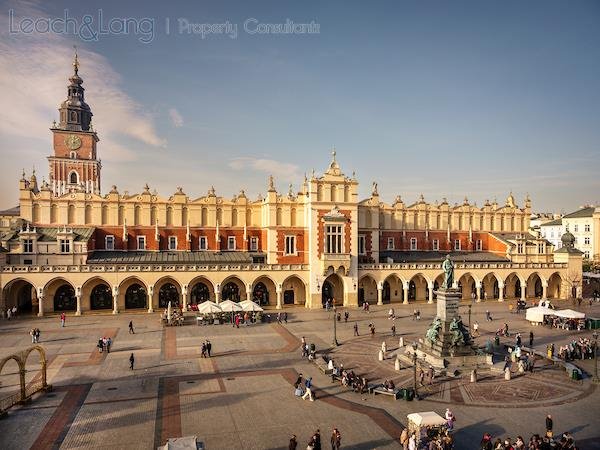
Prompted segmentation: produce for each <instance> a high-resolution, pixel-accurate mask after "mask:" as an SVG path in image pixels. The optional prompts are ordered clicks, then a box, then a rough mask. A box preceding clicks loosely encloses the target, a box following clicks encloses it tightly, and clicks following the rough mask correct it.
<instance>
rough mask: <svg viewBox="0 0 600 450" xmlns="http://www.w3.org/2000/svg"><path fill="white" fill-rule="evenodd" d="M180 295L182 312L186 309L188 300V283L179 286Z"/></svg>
mask: <svg viewBox="0 0 600 450" xmlns="http://www.w3.org/2000/svg"><path fill="white" fill-rule="evenodd" d="M181 296H182V297H183V298H182V300H183V308H182V309H183V312H186V311H187V305H188V300H189V298H188V297H189V292H188V285H187V284H184V285H183V287H182V288H181Z"/></svg>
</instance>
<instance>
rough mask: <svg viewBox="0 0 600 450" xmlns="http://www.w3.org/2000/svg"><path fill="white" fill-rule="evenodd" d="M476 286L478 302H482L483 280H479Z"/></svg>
mask: <svg viewBox="0 0 600 450" xmlns="http://www.w3.org/2000/svg"><path fill="white" fill-rule="evenodd" d="M475 288H476V289H477V303H480V302H481V281H478V282H477V283H476V284H475Z"/></svg>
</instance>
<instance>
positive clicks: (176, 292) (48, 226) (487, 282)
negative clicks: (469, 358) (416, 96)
mask: <svg viewBox="0 0 600 450" xmlns="http://www.w3.org/2000/svg"><path fill="white" fill-rule="evenodd" d="M73 66H74V73H73V75H72V76H71V77H70V78H69V85H68V88H67V99H66V100H65V101H64V102H63V103H62V104H61V106H60V108H59V122H58V123H56V122H55V123H54V124H53V126H52V127H51V129H50V131H51V133H52V138H53V141H52V142H53V151H52V154H51V155H50V156H49V157H48V164H49V173H48V181H46V180H43V181H42V182H39V181H38V179H37V177H36V175H35V173H33V174H31V175H30V176H26V174H25V173H23V175H22V177H21V179H20V180H19V205H18V207H17V208H12V209H11V210H8V211H5V212H0V218H1V219H2V225H3V227H2V228H1V229H0V302H1V303H0V306H1V307H2V308H3V309H6V308H7V307H12V306H17V308H18V309H19V310H20V311H32V312H33V313H37V314H38V315H40V316H41V315H43V314H45V313H52V312H57V311H73V312H74V313H76V314H82V313H85V312H86V311H90V310H106V311H107V312H112V313H115V314H116V313H118V312H123V311H128V310H146V311H148V312H152V311H154V310H156V309H159V308H161V309H162V308H164V307H165V306H166V305H167V304H168V302H169V301H171V302H173V303H177V304H180V305H182V306H183V307H184V308H187V307H188V305H191V304H197V303H200V302H203V301H205V300H213V301H216V302H220V301H222V300H226V299H231V300H234V301H239V300H244V299H251V300H254V301H257V302H259V303H261V304H263V305H268V306H273V307H276V308H282V307H285V306H286V305H304V306H305V307H307V308H320V307H322V305H323V304H324V302H325V301H326V300H327V299H335V301H336V304H337V305H344V306H359V305H361V304H362V303H363V302H364V301H368V302H370V303H372V304H375V303H376V304H387V303H395V304H407V303H413V302H434V301H435V297H436V295H435V291H436V289H437V287H438V285H440V284H441V282H442V280H443V272H442V269H441V262H442V260H443V259H444V258H445V256H446V254H450V255H451V258H452V260H453V261H454V263H455V279H456V285H457V287H459V288H461V289H462V293H463V299H464V300H465V301H471V300H472V299H473V298H474V299H476V301H504V300H508V299H514V298H523V299H525V298H527V299H529V298H534V297H535V298H555V299H558V298H569V297H571V296H574V295H578V294H579V292H580V289H581V260H582V256H581V252H579V251H578V250H576V249H574V248H573V245H572V240H571V238H572V236H570V235H569V234H567V235H565V236H564V237H563V243H564V244H565V245H563V247H562V248H561V249H560V250H555V249H554V247H553V246H552V245H551V244H550V243H549V242H548V241H546V240H545V239H543V238H538V237H536V236H533V235H531V234H529V233H528V231H527V230H528V229H529V218H530V215H531V202H530V200H529V198H526V199H525V200H524V204H523V206H522V207H519V206H518V205H517V203H516V201H515V199H514V197H513V195H512V194H511V195H509V196H508V198H507V199H506V202H505V203H504V204H498V203H496V202H495V201H494V202H493V203H490V202H487V201H486V202H485V204H484V205H483V206H481V207H478V206H476V205H474V204H472V203H470V202H469V201H468V199H466V198H465V199H464V202H463V203H462V204H454V205H452V204H449V203H448V202H447V201H446V200H445V199H443V201H442V202H440V203H438V202H435V203H429V202H427V201H426V200H425V199H424V198H423V196H421V197H420V198H419V199H418V200H417V201H415V202H413V203H409V202H406V203H405V202H404V201H403V199H402V198H401V197H400V196H398V197H396V199H395V200H394V202H393V203H391V204H390V203H386V202H384V201H383V200H382V199H380V197H379V193H378V189H377V184H375V183H373V186H372V192H371V195H370V197H369V198H367V199H363V200H360V199H359V198H358V180H357V179H356V178H355V176H354V175H352V176H347V175H345V174H344V173H343V172H342V169H341V167H340V165H339V163H338V161H337V160H336V155H335V152H333V153H332V159H331V163H330V164H329V166H328V167H327V168H326V170H325V171H324V172H323V173H322V174H314V173H313V174H312V176H311V177H310V178H305V179H304V182H303V183H302V185H301V186H300V188H299V189H298V190H297V191H294V190H292V188H291V186H290V190H289V192H287V193H281V192H277V190H276V189H275V187H274V181H273V179H272V178H269V180H268V181H267V183H266V185H267V186H266V188H267V189H266V192H265V194H264V195H261V196H259V198H257V199H250V198H248V197H247V196H246V195H245V193H244V191H243V190H242V191H240V193H239V194H238V195H236V196H235V197H234V198H225V197H222V196H219V195H218V194H217V192H216V191H215V189H214V188H212V187H211V188H210V189H208V191H207V193H206V195H202V196H200V197H197V198H196V197H193V196H190V195H188V194H187V193H186V192H185V191H184V189H183V188H181V187H178V188H176V190H175V192H174V193H173V194H172V195H167V196H161V195H158V194H157V193H156V192H151V190H150V187H149V186H148V185H146V186H145V187H143V189H142V190H141V191H140V192H139V193H135V194H130V193H128V192H127V191H124V192H123V191H119V190H118V189H117V187H116V186H112V188H111V189H110V190H108V192H106V193H104V194H103V191H102V189H101V170H102V165H101V163H100V160H99V159H98V150H99V148H98V147H99V146H98V143H99V141H100V139H99V134H98V133H97V132H96V130H94V128H93V126H92V120H91V119H92V110H91V108H90V106H89V105H88V104H87V103H86V102H85V98H84V88H83V86H82V84H83V80H82V78H81V77H80V76H79V74H78V71H79V63H78V61H77V59H75V61H74V64H73Z"/></svg>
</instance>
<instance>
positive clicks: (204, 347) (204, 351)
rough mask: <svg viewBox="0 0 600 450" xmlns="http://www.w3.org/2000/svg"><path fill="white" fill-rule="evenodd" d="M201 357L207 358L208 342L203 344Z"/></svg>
mask: <svg viewBox="0 0 600 450" xmlns="http://www.w3.org/2000/svg"><path fill="white" fill-rule="evenodd" d="M200 356H201V357H202V358H206V342H203V343H202V347H201V348H200Z"/></svg>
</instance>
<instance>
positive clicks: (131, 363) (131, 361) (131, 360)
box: [129, 353, 135, 370]
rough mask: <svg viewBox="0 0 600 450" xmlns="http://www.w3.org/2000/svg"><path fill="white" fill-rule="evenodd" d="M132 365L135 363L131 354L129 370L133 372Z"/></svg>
mask: <svg viewBox="0 0 600 450" xmlns="http://www.w3.org/2000/svg"><path fill="white" fill-rule="evenodd" d="M133 363H135V357H134V356H133V353H132V354H131V356H130V357H129V368H130V369H131V370H133Z"/></svg>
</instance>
